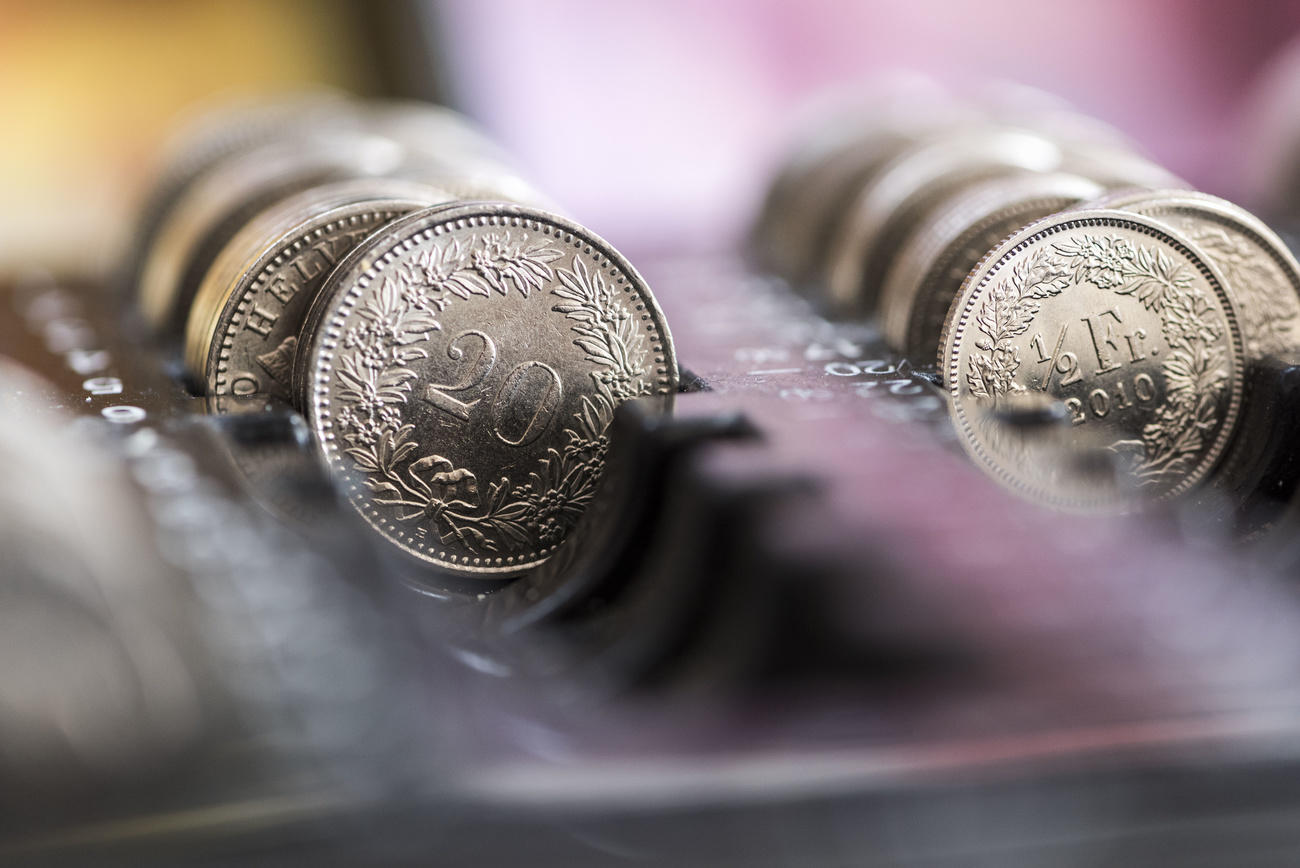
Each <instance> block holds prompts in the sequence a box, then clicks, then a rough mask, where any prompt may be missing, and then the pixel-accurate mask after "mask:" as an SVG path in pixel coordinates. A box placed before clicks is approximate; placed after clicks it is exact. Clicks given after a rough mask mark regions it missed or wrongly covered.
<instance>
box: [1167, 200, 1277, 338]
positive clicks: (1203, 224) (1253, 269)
mask: <svg viewBox="0 0 1300 868" xmlns="http://www.w3.org/2000/svg"><path fill="white" fill-rule="evenodd" d="M1179 228H1180V229H1181V230H1182V232H1183V234H1184V235H1186V236H1187V237H1188V238H1190V239H1191V240H1192V241H1193V242H1194V243H1195V244H1196V246H1197V247H1199V248H1200V249H1201V250H1204V251H1205V252H1206V253H1207V254H1209V256H1210V258H1212V259H1213V260H1214V262H1215V264H1216V265H1218V266H1219V270H1220V271H1221V272H1222V273H1223V276H1224V277H1225V278H1227V281H1228V286H1230V287H1232V288H1233V289H1234V290H1235V291H1236V292H1238V293H1242V294H1248V295H1250V296H1253V298H1250V302H1251V303H1250V304H1243V305H1241V307H1240V308H1239V309H1238V315H1239V316H1240V317H1241V337H1242V342H1243V343H1244V344H1245V345H1246V351H1247V354H1248V355H1250V356H1267V355H1274V354H1276V353H1281V352H1284V351H1286V350H1288V349H1290V348H1291V346H1292V341H1291V335H1290V330H1291V328H1292V327H1293V325H1294V320H1295V318H1296V315H1297V307H1296V298H1295V293H1294V292H1293V291H1291V289H1290V283H1289V282H1288V280H1287V279H1286V276H1285V275H1283V274H1282V273H1281V271H1280V270H1278V268H1277V265H1276V264H1274V262H1273V261H1272V260H1271V259H1268V258H1265V257H1261V256H1259V255H1258V254H1257V253H1255V252H1254V251H1252V250H1251V248H1250V245H1249V242H1247V241H1245V240H1244V239H1242V238H1234V237H1233V236H1232V235H1230V234H1229V233H1228V232H1227V231H1226V230H1224V229H1223V228H1222V227H1220V226H1215V225H1213V224H1211V223H1209V221H1188V222H1187V223H1185V224H1183V225H1181V226H1180V227H1179Z"/></svg>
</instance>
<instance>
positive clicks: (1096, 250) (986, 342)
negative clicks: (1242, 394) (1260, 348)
mask: <svg viewBox="0 0 1300 868" xmlns="http://www.w3.org/2000/svg"><path fill="white" fill-rule="evenodd" d="M1083 281H1087V282H1089V283H1092V284H1093V285H1094V286H1096V287H1097V288H1099V289H1103V290H1111V291H1113V292H1115V293H1116V294H1118V295H1125V296H1131V297H1133V298H1135V299H1137V300H1138V301H1140V302H1141V303H1142V305H1143V306H1144V307H1145V308H1146V309H1147V310H1151V311H1155V312H1157V313H1158V314H1159V315H1160V326H1161V332H1162V334H1163V336H1164V339H1165V342H1166V343H1167V344H1168V345H1169V350H1170V352H1169V353H1168V354H1167V355H1166V356H1165V359H1164V361H1163V363H1162V364H1161V371H1162V373H1163V375H1164V380H1165V400H1164V402H1163V403H1162V404H1161V405H1160V406H1159V407H1158V408H1157V409H1156V411H1155V419H1154V420H1153V421H1151V422H1149V423H1147V424H1146V425H1145V426H1143V429H1142V439H1141V440H1140V441H1132V440H1124V441H1120V442H1118V443H1115V444H1114V445H1113V446H1112V447H1111V449H1112V450H1114V451H1116V452H1119V453H1121V454H1125V455H1129V456H1131V457H1132V458H1133V459H1134V468H1133V473H1134V475H1135V476H1136V477H1137V479H1138V480H1139V481H1140V482H1141V483H1142V484H1148V485H1149V484H1156V483H1159V482H1160V481H1161V480H1162V479H1164V478H1165V477H1166V476H1168V475H1170V474H1183V473H1186V472H1187V471H1189V470H1190V469H1191V468H1190V466H1189V465H1191V464H1192V462H1193V461H1194V458H1195V456H1196V455H1197V454H1198V453H1199V452H1200V451H1201V449H1202V448H1203V446H1204V441H1205V437H1206V435H1207V433H1208V432H1210V431H1212V430H1213V429H1214V428H1215V427H1216V426H1217V424H1218V421H1219V420H1218V415H1219V409H1218V408H1219V402H1220V398H1221V397H1222V395H1223V391H1224V389H1226V388H1227V386H1228V380H1229V377H1228V372H1227V371H1226V370H1225V369H1224V364H1225V361H1226V356H1225V354H1224V350H1223V348H1222V346H1220V343H1221V342H1222V340H1223V337H1224V330H1225V325H1224V324H1223V323H1222V322H1221V321H1219V320H1218V318H1217V317H1216V316H1215V314H1214V308H1213V306H1212V305H1211V304H1210V302H1209V301H1208V300H1207V299H1206V298H1205V296H1204V294H1203V293H1202V292H1201V291H1200V290H1198V289H1196V288H1195V287H1193V286H1192V275H1190V274H1188V273H1187V271H1186V269H1185V268H1184V267H1183V266H1181V265H1177V264H1175V263H1174V261H1173V260H1172V259H1171V258H1170V257H1169V256H1168V255H1167V254H1166V253H1164V251H1162V250H1159V249H1156V250H1151V249H1148V248H1146V247H1142V246H1139V245H1135V244H1133V243H1132V242H1131V241H1129V240H1127V239H1124V238H1119V237H1116V236H1101V237H1097V236H1091V235H1081V236H1079V237H1078V238H1077V239H1074V240H1071V241H1068V242H1066V243H1063V244H1054V245H1052V247H1051V249H1050V250H1038V251H1035V253H1034V254H1033V255H1032V256H1030V257H1029V258H1027V259H1025V260H1023V261H1021V262H1019V263H1017V264H1016V265H1015V266H1014V267H1013V268H1012V269H1011V275H1010V277H1009V278H1007V279H1005V280H1002V281H1000V282H998V283H997V284H996V285H995V286H994V287H993V288H992V290H991V291H990V292H989V294H988V296H987V297H986V299H985V301H984V303H983V305H981V307H980V310H979V313H978V314H977V315H976V317H975V325H976V327H977V328H978V329H979V330H980V332H982V333H983V335H984V337H982V338H980V339H979V340H977V341H976V342H975V346H976V347H977V348H978V349H979V350H980V352H977V353H974V354H972V355H971V357H970V360H969V363H968V366H967V372H966V384H967V385H968V386H969V387H970V390H971V394H972V395H974V396H975V397H977V398H981V399H988V400H993V401H997V400H998V399H999V398H1001V397H1003V396H1005V395H1009V394H1014V393H1019V392H1024V391H1026V388H1025V387H1024V386H1022V385H1021V384H1019V383H1017V382H1015V380H1014V376H1015V374H1016V371H1017V370H1018V369H1019V368H1020V353H1019V348H1018V347H1016V346H1015V345H1014V344H1013V343H1012V340H1013V339H1014V338H1016V337H1018V336H1019V335H1021V334H1024V332H1025V331H1027V330H1028V329H1029V326H1030V325H1031V324H1032V323H1033V321H1034V317H1036V316H1037V315H1038V312H1039V310H1040V309H1041V307H1042V302H1043V300H1044V299H1047V298H1051V297H1053V296H1056V295H1059V294H1060V293H1061V292H1062V291H1064V290H1065V289H1066V288H1067V287H1068V286H1070V285H1071V284H1072V283H1080V282H1083Z"/></svg>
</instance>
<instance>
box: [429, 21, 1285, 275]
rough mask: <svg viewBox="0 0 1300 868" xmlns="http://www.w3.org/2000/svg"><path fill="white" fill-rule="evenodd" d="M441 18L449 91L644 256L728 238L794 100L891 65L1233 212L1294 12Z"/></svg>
mask: <svg viewBox="0 0 1300 868" xmlns="http://www.w3.org/2000/svg"><path fill="white" fill-rule="evenodd" d="M439 8H440V10H441V13H442V15H441V20H442V22H443V26H444V27H445V33H446V35H447V36H448V37H449V38H448V40H447V51H448V58H447V59H448V67H449V69H450V71H451V73H452V82H451V84H452V89H453V94H454V95H456V96H458V97H459V98H460V99H461V100H462V101H463V103H464V105H465V106H466V107H467V108H468V109H470V110H471V111H472V112H473V113H475V114H476V115H478V116H479V117H480V119H481V120H482V121H484V122H485V123H486V124H487V125H488V126H489V127H490V128H491V129H492V131H493V132H494V133H495V134H496V135H497V136H499V137H500V138H501V139H502V140H503V141H504V143H505V144H506V145H507V146H508V147H509V148H511V149H512V150H514V151H515V152H516V153H518V154H520V155H521V157H522V158H523V159H524V161H525V163H526V166H527V169H528V171H529V172H530V173H531V175H532V176H533V177H535V178H536V179H537V180H538V181H539V183H540V184H541V185H542V186H543V187H544V188H545V189H547V190H548V191H549V192H551V193H553V194H554V195H555V196H556V197H557V198H558V199H559V201H560V202H562V203H563V204H565V205H566V206H568V208H570V209H571V210H572V212H573V213H574V214H575V215H576V216H577V217H578V218H579V219H581V220H586V221H588V222H589V223H590V224H591V225H593V226H596V227H598V228H599V229H600V230H601V231H602V232H604V233H605V234H606V235H607V236H609V237H610V239H611V240H613V241H614V242H615V243H617V244H620V245H625V246H627V247H629V248H633V249H639V250H641V251H645V252H649V251H651V250H654V249H660V250H683V249H693V248H708V247H714V246H717V245H719V244H724V243H727V242H728V241H730V240H732V239H734V238H735V237H736V235H737V233H739V232H740V231H741V230H742V229H743V226H744V222H745V220H746V219H747V217H748V215H749V213H750V212H751V210H752V208H753V206H754V202H755V197H756V196H757V195H758V194H759V192H760V188H761V185H762V183H763V182H764V181H765V180H766V179H767V177H768V176H769V173H770V172H771V167H772V164H773V162H774V160H776V159H777V158H778V157H779V156H780V154H781V152H782V150H783V148H784V147H785V146H786V143H787V142H788V139H789V135H790V133H791V132H792V130H791V127H792V124H793V123H794V121H795V118H796V117H798V115H799V109H800V107H801V106H803V105H804V104H805V103H806V102H807V101H808V100H809V99H810V98H813V97H814V96H815V95H816V94H818V93H819V92H822V91H824V90H826V89H827V88H841V89H842V88H845V87H848V86H851V85H852V83H853V82H858V81H863V80H866V79H869V78H870V77H871V76H872V75H873V74H876V73H880V72H882V71H887V70H899V69H908V70H916V71H919V72H922V73H925V74H928V75H931V76H933V77H935V78H936V79H938V80H940V81H942V82H945V83H948V84H952V85H957V86H966V85H970V84H971V83H972V82H976V81H981V80H988V79H995V78H997V79H1008V80H1012V81H1016V82H1019V83H1022V84H1027V85H1032V86H1035V87H1038V88H1041V89H1044V90H1046V91H1050V92H1053V93H1055V94H1058V95H1059V96H1061V97H1064V98H1065V99H1067V100H1069V101H1070V102H1072V103H1073V104H1074V105H1075V106H1076V107H1078V108H1079V109H1080V110H1082V111H1083V112H1085V113H1088V114H1090V115H1093V116H1095V117H1097V118H1099V119H1102V120H1105V121H1108V122H1110V123H1112V124H1114V125H1115V126H1117V127H1119V128H1120V129H1121V130H1122V131H1123V132H1125V133H1126V134H1128V135H1129V136H1130V137H1131V138H1133V139H1134V140H1135V141H1136V142H1137V143H1138V144H1139V145H1140V146H1141V147H1142V148H1143V149H1144V150H1145V151H1146V152H1147V154H1148V155H1149V156H1151V157H1153V158H1155V159H1156V160H1157V161H1158V162H1161V163H1163V164H1164V165H1166V166H1167V167H1168V168H1170V169H1172V170H1173V171H1174V172H1175V173H1176V174H1179V175H1181V176H1183V177H1185V178H1187V179H1188V180H1190V181H1192V182H1193V183H1194V184H1196V185H1197V186H1198V187H1200V188H1202V189H1205V190H1208V191H1210V192H1215V193H1219V194H1223V195H1228V196H1230V197H1234V198H1240V197H1241V195H1242V194H1243V185H1244V184H1245V180H1244V179H1245V177H1246V175H1247V174H1248V173H1246V172H1245V171H1243V165H1242V164H1243V162H1244V161H1246V160H1248V159H1253V156H1252V155H1253V151H1252V150H1251V148H1250V147H1248V146H1247V139H1248V138H1249V137H1248V135H1247V133H1248V131H1249V128H1251V127H1252V124H1253V121H1252V120H1251V115H1252V114H1253V113H1254V112H1255V111H1256V109H1255V104H1256V102H1257V101H1258V99H1257V97H1256V91H1257V87H1258V85H1259V83H1260V81H1261V79H1262V77H1265V76H1267V74H1268V73H1267V70H1268V68H1269V66H1270V64H1271V63H1273V62H1274V61H1275V59H1276V57H1277V56H1278V54H1279V52H1281V51H1282V50H1283V49H1284V48H1286V47H1287V46H1288V44H1289V43H1290V42H1291V40H1292V38H1293V36H1294V35H1296V34H1297V33H1298V32H1300V3H1295V2H1267V0H1263V2H1249V3H1243V2H1237V3H1230V2H1204V0H1202V2H1197V0H1183V2H1180V0H1143V2H1136V0H1088V2H1073V3H1069V2H1051V0H1046V2H1045V0H984V2H959V0H932V2H924V0H920V2H912V3H897V2H885V0H861V2H846V0H799V2H794V0H749V2H745V0H714V2H699V0H695V2H691V0H624V2H608V0H605V2H601V0H552V2H548V3H531V2H527V0H447V2H445V3H444V4H442V5H441V6H440V7H439ZM1296 110H1297V112H1298V113H1300V106H1297V107H1296Z"/></svg>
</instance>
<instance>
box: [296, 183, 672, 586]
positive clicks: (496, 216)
mask: <svg viewBox="0 0 1300 868" xmlns="http://www.w3.org/2000/svg"><path fill="white" fill-rule="evenodd" d="M306 329H307V331H305V332H304V335H303V337H302V340H301V344H300V346H299V357H298V361H299V363H298V366H297V370H298V371H299V376H298V384H299V385H300V386H301V387H302V390H303V394H301V396H300V400H301V401H302V405H303V407H304V411H305V413H304V414H305V416H306V417H307V419H308V422H309V424H310V426H311V428H312V431H313V434H314V436H315V438H316V441H317V442H318V444H319V446H320V448H321V450H322V453H323V456H324V459H325V462H326V464H327V465H328V467H329V468H330V470H331V472H332V473H334V474H335V475H336V478H338V479H340V481H341V485H342V488H343V490H344V491H345V492H346V494H347V496H348V499H349V501H350V502H351V503H352V505H353V506H354V507H355V508H356V509H357V510H358V511H359V512H360V514H361V515H362V516H363V517H364V519H365V520H366V521H367V522H368V523H369V524H370V526H371V527H372V528H374V529H375V530H376V531H377V532H378V533H379V534H380V535H381V536H383V537H384V538H386V539H387V540H389V541H390V542H391V543H392V544H393V545H395V546H396V547H398V548H399V549H400V550H402V551H403V552H406V553H407V554H408V555H409V556H411V557H413V558H415V559H416V560H417V561H419V562H421V563H423V564H425V565H430V566H435V567H440V568H442V569H443V570H446V571H449V572H450V573H451V574H454V575H458V576H462V577H467V578H474V577H477V578H487V579H500V578H502V577H503V576H506V575H509V574H518V573H520V572H522V571H524V570H526V569H528V568H530V567H532V566H535V565H537V564H540V563H541V562H543V561H545V560H546V559H547V558H548V557H549V556H550V555H551V554H552V553H553V552H554V551H555V550H556V548H557V546H558V545H559V544H560V543H561V542H562V541H563V540H564V538H565V536H566V535H567V534H568V532H569V530H570V529H571V528H572V527H573V526H574V525H575V523H576V522H577V520H578V518H579V517H580V516H581V515H582V513H583V511H584V509H585V507H586V506H587V504H588V503H589V502H590V501H591V499H592V498H593V497H594V495H595V492H596V488H597V485H598V483H599V481H600V478H601V473H602V469H603V466H604V461H605V455H606V450H607V445H606V439H607V435H606V428H607V426H608V425H609V423H610V421H611V420H612V418H613V413H614V410H615V409H616V408H617V407H618V405H619V404H621V403H623V402H624V401H626V400H629V399H632V398H646V399H648V400H649V401H650V402H652V404H653V405H654V406H656V407H658V408H659V409H661V410H667V409H669V408H670V407H671V404H672V400H673V395H674V392H675V390H676V385H677V367H676V360H675V357H674V354H673V348H672V340H671V337H670V336H669V333H668V329H667V326H666V325H665V323H664V320H663V316H662V314H661V313H660V311H659V308H658V305H657V304H656V303H655V300H654V297H653V296H652V295H651V293H650V290H649V288H648V287H647V286H646V284H645V283H644V281H643V280H642V279H641V277H640V276H639V275H638V274H637V272H636V271H635V270H634V269H633V268H632V266H631V265H630V264H628V263H627V261H626V260H624V259H623V257H622V256H621V255H619V254H618V253H617V252H616V251H615V250H613V249H612V248H611V247H610V246H609V245H608V244H607V243H606V242H604V241H603V240H601V239H600V238H598V237H597V236H595V235H594V234H592V233H591V232H590V231H588V230H586V229H584V228H582V227H581V226H578V225H577V224H574V223H572V222H570V221H568V220H565V219H564V218H561V217H557V216H555V215H552V214H549V213H546V212H543V211H538V210H535V209H530V208H525V207H522V206H516V205H508V204H497V203H467V204H462V205H446V206H440V207H436V208H433V209H430V210H427V211H421V212H417V213H415V214H412V215H409V216H407V217H405V218H402V219H401V220H398V221H396V222H395V223H393V224H391V225H390V226H388V227H386V228H385V229H383V230H381V231H380V232H379V233H377V234H375V235H373V236H371V237H370V238H369V239H367V240H366V241H364V242H363V243H362V244H361V245H360V246H359V247H357V248H356V249H354V250H353V252H352V253H351V254H349V256H348V257H347V258H346V259H345V260H344V262H342V263H340V265H339V267H338V268H337V269H336V270H335V271H334V273H333V274H332V275H331V276H330V277H329V279H328V280H327V283H326V286H325V287H324V288H323V289H322V291H321V293H320V295H319V296H318V298H317V301H316V304H315V305H314V306H313V311H312V312H311V313H310V314H309V317H308V323H307V326H306Z"/></svg>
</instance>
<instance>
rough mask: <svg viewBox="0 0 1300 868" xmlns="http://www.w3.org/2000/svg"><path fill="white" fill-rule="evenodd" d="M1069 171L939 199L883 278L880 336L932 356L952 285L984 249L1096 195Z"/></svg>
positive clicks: (1096, 189)
mask: <svg viewBox="0 0 1300 868" xmlns="http://www.w3.org/2000/svg"><path fill="white" fill-rule="evenodd" d="M1101 193H1102V188H1101V187H1100V186H1098V185H1097V184H1095V183H1093V182H1092V181H1088V180H1086V179H1084V178H1079V177H1077V176H1074V175H1061V174H1044V175H1037V174H1025V175H1017V176H1012V177H1007V178H995V179H993V180H990V181H985V182H983V183H980V184H976V185H974V186H972V187H969V188H967V189H964V190H962V191H961V192H959V193H958V194H957V195H956V196H954V197H952V198H951V199H949V200H947V201H945V202H944V203H943V204H942V205H941V206H940V207H939V208H938V209H936V210H935V212H934V213H932V214H930V215H929V216H928V217H927V218H926V219H925V221H924V222H923V223H921V224H920V225H918V226H917V228H916V229H915V230H914V231H913V232H912V234H911V237H909V238H908V239H906V240H905V241H904V242H903V244H902V246H901V248H900V249H899V252H898V255H897V257H896V258H895V260H894V265H893V267H892V268H890V270H889V273H888V274H887V275H886V277H885V281H884V285H883V288H882V290H881V299H880V324H881V331H882V333H883V335H884V337H885V340H886V341H887V342H888V343H889V345H890V347H891V348H893V349H894V350H895V351H897V352H899V353H902V354H903V355H905V356H907V357H908V358H911V359H924V360H926V361H927V362H928V361H929V360H930V359H932V358H933V357H934V355H935V353H936V352H937V351H938V347H939V336H940V334H941V333H942V332H943V322H944V319H945V318H946V317H947V316H948V308H949V307H950V306H951V305H952V300H953V298H955V297H956V295H957V290H958V289H960V288H961V283H962V281H963V280H965V279H966V275H967V274H969V273H970V270H971V269H972V268H974V267H975V266H976V265H977V264H978V263H979V261H980V260H981V259H983V258H984V255H985V254H986V253H988V252H989V251H990V250H992V249H993V248H994V247H996V246H997V244H998V242H1000V241H1001V240H1002V239H1004V238H1006V237H1007V236H1008V235H1010V234H1011V233H1012V232H1015V231H1016V230H1017V229H1020V228H1021V227H1022V226H1025V225H1026V224H1028V223H1032V222H1033V221H1035V220H1039V219H1041V218H1043V217H1046V216H1048V215H1049V214H1054V213H1055V212H1057V211H1060V210H1061V209H1062V208H1065V207H1067V206H1069V205H1072V204H1074V203H1076V202H1079V201H1082V200H1085V199H1094V198H1096V197H1097V196H1100V195H1101Z"/></svg>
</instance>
